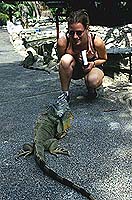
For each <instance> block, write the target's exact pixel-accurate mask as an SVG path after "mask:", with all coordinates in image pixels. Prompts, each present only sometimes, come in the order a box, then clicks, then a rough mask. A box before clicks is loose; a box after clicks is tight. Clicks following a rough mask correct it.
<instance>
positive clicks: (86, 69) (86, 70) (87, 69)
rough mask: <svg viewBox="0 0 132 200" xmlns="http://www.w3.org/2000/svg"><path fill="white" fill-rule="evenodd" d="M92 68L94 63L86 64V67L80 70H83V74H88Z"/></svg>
mask: <svg viewBox="0 0 132 200" xmlns="http://www.w3.org/2000/svg"><path fill="white" fill-rule="evenodd" d="M93 67H95V63H94V61H92V62H88V65H87V66H83V67H82V68H83V70H84V72H85V73H88V72H90V71H91V69H92V68H93Z"/></svg>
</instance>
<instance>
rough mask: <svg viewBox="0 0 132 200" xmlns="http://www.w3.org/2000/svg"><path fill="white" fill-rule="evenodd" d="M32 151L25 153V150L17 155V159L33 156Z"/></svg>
mask: <svg viewBox="0 0 132 200" xmlns="http://www.w3.org/2000/svg"><path fill="white" fill-rule="evenodd" d="M31 154H32V152H31V151H24V150H23V149H22V150H21V151H20V152H19V153H18V154H17V158H19V157H21V156H24V158H26V157H27V156H29V155H31Z"/></svg>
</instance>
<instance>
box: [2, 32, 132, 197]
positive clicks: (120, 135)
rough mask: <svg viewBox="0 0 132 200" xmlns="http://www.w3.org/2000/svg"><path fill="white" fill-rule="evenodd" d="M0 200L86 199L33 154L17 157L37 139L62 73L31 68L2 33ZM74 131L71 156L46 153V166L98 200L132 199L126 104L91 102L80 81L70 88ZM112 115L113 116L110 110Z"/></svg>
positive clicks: (65, 141)
mask: <svg viewBox="0 0 132 200" xmlns="http://www.w3.org/2000/svg"><path fill="white" fill-rule="evenodd" d="M0 41H1V42H0V133H1V140H0V142H1V145H0V152H1V154H0V161H1V162H0V169H1V173H0V175H1V178H0V180H1V188H0V199H1V200H62V199H63V200H68V199H69V200H83V199H86V198H84V197H82V196H81V195H80V194H78V193H76V192H75V191H73V190H70V189H69V188H67V187H64V186H63V185H61V184H59V183H57V182H56V181H53V180H52V179H50V178H48V177H46V176H44V175H43V173H42V171H41V170H40V169H39V167H38V166H37V164H36V163H35V161H34V158H33V157H32V156H31V157H29V158H28V159H24V158H20V159H18V160H16V159H15V155H16V153H17V152H18V151H19V150H20V149H21V147H22V145H23V143H25V142H32V141H33V127H34V123H35V121H36V118H37V116H38V114H39V113H41V112H42V111H44V110H45V108H46V106H47V105H48V104H49V103H52V102H53V101H54V100H55V98H57V96H58V95H59V94H60V83H59V79H58V74H57V73H51V74H50V75H49V74H47V73H46V72H43V71H36V70H28V69H24V68H23V67H22V66H20V65H19V64H20V61H21V60H22V57H20V56H19V55H18V54H17V53H16V52H15V51H14V49H13V46H12V45H11V44H10V42H9V35H8V33H7V32H6V31H4V30H0ZM71 93H72V101H71V109H72V111H73V114H74V117H75V119H74V121H73V123H72V128H71V129H70V130H69V132H68V134H67V135H66V137H65V138H64V139H63V140H62V141H61V143H62V144H63V146H65V147H66V148H68V149H69V150H70V152H71V157H66V156H60V157H58V158H56V157H54V156H51V155H49V154H46V159H47V163H49V166H50V167H52V168H53V169H54V170H56V171H57V172H58V173H59V174H60V175H63V176H65V177H67V178H69V179H71V180H72V181H73V182H75V183H78V184H79V185H81V186H82V187H84V188H85V189H87V190H88V191H90V192H91V193H92V194H93V196H94V197H95V198H96V199H97V200H130V199H131V197H132V194H131V193H130V181H131V180H130V178H131V177H130V170H131V144H132V143H131V135H132V123H131V116H130V115H129V112H128V110H127V107H125V105H122V104H121V103H119V102H117V103H115V102H113V101H110V100H109V99H108V98H107V99H106V98H104V97H102V96H99V98H98V99H96V100H95V101H92V102H89V101H87V100H86V98H83V99H82V98H79V96H82V95H84V94H85V93H86V88H85V87H84V84H83V83H82V82H81V83H80V82H76V83H72V84H71ZM105 111H109V112H105Z"/></svg>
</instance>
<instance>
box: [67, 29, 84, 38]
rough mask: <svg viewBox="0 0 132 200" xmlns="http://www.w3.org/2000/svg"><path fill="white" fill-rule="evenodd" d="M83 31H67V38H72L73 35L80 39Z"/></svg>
mask: <svg viewBox="0 0 132 200" xmlns="http://www.w3.org/2000/svg"><path fill="white" fill-rule="evenodd" d="M84 31H85V30H83V31H69V36H71V37H74V35H75V33H76V35H77V36H78V37H81V35H82V34H83V32H84Z"/></svg>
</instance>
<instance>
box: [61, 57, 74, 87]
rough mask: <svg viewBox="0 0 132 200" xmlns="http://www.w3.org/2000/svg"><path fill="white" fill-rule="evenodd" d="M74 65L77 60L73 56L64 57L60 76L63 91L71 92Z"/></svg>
mask: <svg viewBox="0 0 132 200" xmlns="http://www.w3.org/2000/svg"><path fill="white" fill-rule="evenodd" d="M74 65H75V60H74V58H73V56H71V55H70V54H65V55H64V56H62V58H61V60H60V64H59V75H60V82H61V89H62V91H68V90H69V86H70V82H71V78H72V74H73V67H74Z"/></svg>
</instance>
